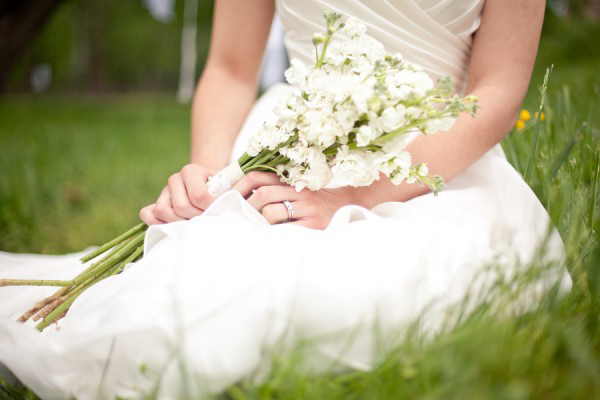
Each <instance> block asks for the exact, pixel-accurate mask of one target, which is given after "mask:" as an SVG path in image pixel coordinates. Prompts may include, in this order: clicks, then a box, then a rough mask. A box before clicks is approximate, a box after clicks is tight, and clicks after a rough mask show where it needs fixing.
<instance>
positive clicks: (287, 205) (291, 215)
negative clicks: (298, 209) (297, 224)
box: [283, 200, 294, 221]
mask: <svg viewBox="0 0 600 400" xmlns="http://www.w3.org/2000/svg"><path fill="white" fill-rule="evenodd" d="M283 205H284V206H285V208H287V212H288V221H291V220H293V219H294V208H293V207H292V203H290V202H289V201H288V200H284V201H283Z"/></svg>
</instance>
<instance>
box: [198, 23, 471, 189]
mask: <svg viewBox="0 0 600 400" xmlns="http://www.w3.org/2000/svg"><path fill="white" fill-rule="evenodd" d="M340 17H341V16H340V15H339V14H337V13H326V14H325V20H326V27H327V29H326V32H325V34H323V33H315V34H314V36H313V44H314V46H315V64H314V66H312V67H310V68H307V67H306V66H305V65H304V64H303V63H302V62H300V61H298V60H292V61H291V67H290V68H289V69H288V70H287V71H286V73H285V76H286V79H287V81H288V83H290V84H291V85H293V86H294V89H295V90H294V91H293V92H291V94H290V95H289V96H287V98H286V99H284V100H283V102H282V103H281V104H280V105H279V106H278V107H277V108H276V109H275V110H274V111H275V114H276V116H277V117H278V119H277V121H276V122H275V123H274V124H265V125H263V126H262V127H261V129H259V130H258V131H257V132H256V133H255V134H254V135H253V136H252V137H251V138H250V143H249V146H248V149H247V150H246V153H245V154H244V155H243V156H242V157H241V158H240V159H239V162H238V163H234V164H232V165H230V166H229V167H227V168H226V169H225V170H224V171H222V172H220V173H218V174H217V175H215V177H213V179H212V180H211V181H210V182H209V188H210V190H211V194H214V195H219V194H221V193H222V192H223V191H225V190H227V189H229V188H230V187H231V186H232V185H233V184H234V183H235V182H236V181H237V180H239V179H241V177H242V176H243V175H244V174H245V173H248V172H249V171H253V170H263V171H273V172H276V173H277V174H278V175H279V176H280V177H281V180H282V181H283V182H286V183H289V184H290V185H293V186H295V187H296V189H297V190H298V191H300V190H302V189H303V188H305V187H307V188H309V189H310V190H318V189H320V188H322V187H324V186H326V185H328V184H333V185H336V186H368V185H370V184H371V183H373V181H375V180H377V179H379V178H380V176H381V174H384V175H386V176H388V177H389V178H390V179H391V180H392V182H393V183H394V184H400V183H401V182H404V181H406V182H407V183H413V182H417V183H419V184H427V185H429V187H430V188H431V189H432V190H433V191H434V192H436V193H437V192H438V191H439V190H441V189H442V187H443V186H444V183H443V180H442V178H441V177H439V176H434V177H430V176H428V171H427V167H426V165H425V164H423V163H420V164H417V165H414V166H413V165H411V157H410V154H409V153H408V152H407V151H406V150H404V148H405V146H406V145H407V139H408V138H409V136H410V135H409V133H410V132H421V133H422V134H425V135H429V134H434V133H436V132H439V131H443V130H448V129H449V128H450V127H451V126H452V125H453V124H454V121H455V119H456V117H457V116H458V114H459V113H460V112H463V111H468V112H470V113H471V114H472V115H474V114H475V111H476V110H477V107H478V105H477V99H476V98H474V97H466V98H464V99H461V98H459V97H458V96H456V95H452V92H453V87H452V81H451V79H450V78H445V79H442V80H439V81H438V82H437V84H436V85H434V83H433V81H432V80H431V78H430V77H429V76H428V75H427V74H426V73H425V72H424V71H422V70H421V69H420V68H419V67H417V66H415V65H411V64H409V63H407V62H404V61H403V60H402V57H401V56H400V55H389V54H386V52H385V49H384V48H383V45H382V44H381V43H379V42H378V41H377V40H375V39H374V38H372V37H371V36H369V35H367V34H366V27H365V25H363V24H362V23H360V22H359V21H358V20H356V19H354V18H349V19H348V20H347V21H346V22H345V23H340V24H338V25H337V26H336V22H337V20H338V19H339V18H340ZM338 32H339V33H341V35H338V36H336V39H335V40H332V37H333V36H334V34H335V33H338Z"/></svg>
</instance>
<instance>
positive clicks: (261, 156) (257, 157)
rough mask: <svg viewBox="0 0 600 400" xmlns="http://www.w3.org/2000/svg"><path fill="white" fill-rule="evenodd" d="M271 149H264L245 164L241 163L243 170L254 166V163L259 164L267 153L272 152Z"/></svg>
mask: <svg viewBox="0 0 600 400" xmlns="http://www.w3.org/2000/svg"><path fill="white" fill-rule="evenodd" d="M270 153H271V151H270V150H268V149H263V150H262V151H261V152H260V153H258V154H257V155H256V156H254V157H252V158H250V159H249V160H248V161H247V162H245V163H244V165H241V164H240V165H241V167H240V168H242V171H244V170H245V169H247V168H250V167H251V166H253V165H254V164H257V163H258V162H259V161H260V160H261V159H263V158H264V157H265V156H266V155H267V154H270Z"/></svg>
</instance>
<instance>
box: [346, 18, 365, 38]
mask: <svg viewBox="0 0 600 400" xmlns="http://www.w3.org/2000/svg"><path fill="white" fill-rule="evenodd" d="M340 32H342V33H343V34H344V35H346V36H348V37H354V36H361V35H364V34H365V32H367V27H366V26H365V24H363V23H362V22H360V21H359V20H358V19H356V18H354V17H350V18H348V19H347V20H346V22H345V24H344V27H343V28H342V29H341V31H340Z"/></svg>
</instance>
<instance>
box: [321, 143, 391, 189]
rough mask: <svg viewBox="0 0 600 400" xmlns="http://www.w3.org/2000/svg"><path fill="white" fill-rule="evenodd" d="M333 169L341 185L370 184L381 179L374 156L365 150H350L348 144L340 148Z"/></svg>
mask: <svg viewBox="0 0 600 400" xmlns="http://www.w3.org/2000/svg"><path fill="white" fill-rule="evenodd" d="M331 171H332V172H333V176H334V181H335V184H336V185H339V186H369V185H370V184H371V183H373V182H374V181H376V180H377V179H379V171H378V169H377V168H376V166H375V164H374V163H373V157H372V156H369V153H367V152H365V151H353V150H349V149H348V146H342V147H340V148H339V149H338V153H337V155H336V157H335V159H334V160H333V166H332V167H331Z"/></svg>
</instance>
